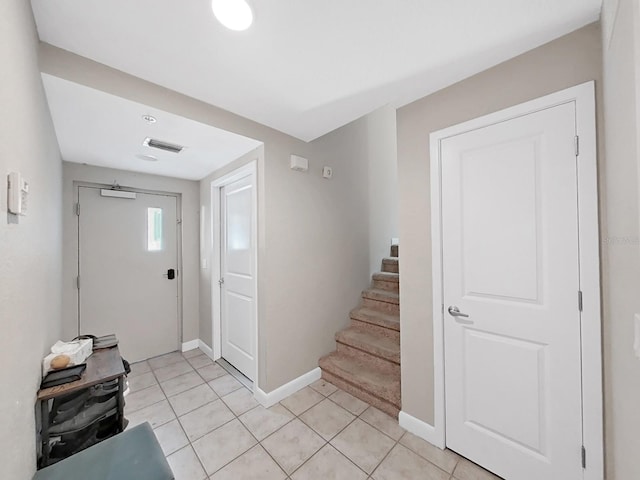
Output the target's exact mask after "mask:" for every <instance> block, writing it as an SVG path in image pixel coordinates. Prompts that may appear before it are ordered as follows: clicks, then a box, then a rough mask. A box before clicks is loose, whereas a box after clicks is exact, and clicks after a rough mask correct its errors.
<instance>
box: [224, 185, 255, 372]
mask: <svg viewBox="0 0 640 480" xmlns="http://www.w3.org/2000/svg"><path fill="white" fill-rule="evenodd" d="M253 178H254V177H253V175H247V176H246V177H243V178H241V179H239V180H237V181H234V182H232V183H229V184H227V185H225V186H224V187H222V188H221V189H220V209H221V212H220V213H221V215H220V233H221V255H220V258H221V265H220V266H221V285H220V287H221V290H220V299H221V306H220V307H221V331H222V341H221V351H222V357H223V358H224V359H225V360H227V361H228V362H229V363H230V364H232V365H233V366H234V367H236V368H237V369H238V370H239V371H241V372H242V373H243V374H244V375H245V376H246V377H247V378H249V379H250V380H253V379H254V377H255V371H256V360H255V351H256V338H255V337H256V335H255V332H256V305H255V299H256V292H255V275H256V258H255V244H254V242H255V232H254V231H253V230H254V225H255V222H254V218H255V217H254V215H255V211H254V195H255V185H254V183H253Z"/></svg>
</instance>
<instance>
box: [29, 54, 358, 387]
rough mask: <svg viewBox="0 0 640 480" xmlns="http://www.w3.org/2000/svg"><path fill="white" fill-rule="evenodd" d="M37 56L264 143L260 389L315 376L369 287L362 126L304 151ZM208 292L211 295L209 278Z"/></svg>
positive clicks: (240, 121)
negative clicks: (301, 161) (328, 171)
mask: <svg viewBox="0 0 640 480" xmlns="http://www.w3.org/2000/svg"><path fill="white" fill-rule="evenodd" d="M40 53H41V68H42V70H43V71H44V72H45V73H49V74H51V75H56V76H59V77H61V78H65V79H67V80H70V81H74V82H78V83H80V84H83V85H86V86H89V87H92V88H97V89H99V90H102V91H105V92H108V93H112V94H115V95H119V96H121V97H123V98H127V99H130V100H133V101H136V102H140V103H143V104H146V105H151V106H154V107H156V108H160V109H163V110H165V111H168V112H172V113H175V114H178V115H182V116H185V117H187V118H192V119H194V120H197V121H200V122H202V123H206V124H209V125H214V126H216V127H218V128H224V129H226V130H229V131H232V132H235V133H239V134H241V135H245V136H248V137H251V138H255V139H258V140H260V141H262V142H264V156H263V163H262V166H261V167H259V168H260V169H261V173H260V172H259V185H258V189H259V190H258V192H259V198H260V199H261V203H260V207H259V212H258V218H259V222H260V225H261V227H260V231H259V255H260V257H259V269H260V275H261V283H260V285H259V288H260V290H259V304H258V309H259V315H260V322H261V325H260V332H261V333H260V338H259V342H260V343H259V348H260V352H261V357H260V377H259V386H260V388H262V390H264V391H266V392H269V391H271V390H273V389H275V388H277V387H279V386H281V385H283V384H285V383H287V382H289V381H290V380H292V379H294V378H296V377H298V376H300V375H302V374H304V373H306V372H308V371H309V370H311V369H313V368H315V367H316V366H317V361H318V358H319V357H320V356H321V355H323V354H325V353H328V352H329V351H330V350H332V349H333V347H334V344H333V335H334V333H335V331H336V330H337V329H339V328H340V327H342V326H343V325H344V324H346V323H347V321H348V312H349V310H350V309H351V308H352V307H354V306H355V305H356V304H357V302H358V294H359V292H360V290H361V289H362V288H364V287H365V286H366V285H367V284H368V281H369V279H368V273H369V256H368V251H369V238H368V228H369V227H368V215H369V212H368V210H367V201H368V195H369V193H368V185H367V184H368V182H367V175H368V173H367V169H366V168H361V166H357V165H359V164H358V162H355V161H353V157H354V154H353V153H352V152H353V151H355V150H357V151H358V152H359V153H358V155H360V152H366V151H367V147H366V142H367V139H368V138H369V137H368V136H367V133H366V132H367V128H366V121H365V120H363V121H362V122H361V123H363V124H364V126H361V125H356V126H351V127H347V128H345V129H344V130H342V129H341V131H340V132H336V133H334V134H329V135H327V136H325V137H323V138H321V139H319V140H317V142H314V143H313V144H307V143H305V142H301V141H299V140H296V139H294V138H292V137H290V136H287V135H285V134H283V133H280V132H278V131H276V130H273V129H270V128H268V127H265V126H264V125H260V124H258V123H255V122H252V121H249V120H247V119H244V118H242V117H239V116H237V115H234V114H231V113H229V112H226V111H224V110H221V109H219V108H216V107H213V106H211V105H207V104H205V103H202V102H199V101H197V100H194V99H192V98H189V97H185V96H184V95H180V94H178V93H175V92H172V91H170V90H167V89H164V88H161V87H159V86H157V85H154V84H151V83H149V82H145V81H143V80H140V79H138V78H135V77H132V76H130V75H126V74H124V73H122V72H119V71H117V70H114V69H111V68H108V67H106V66H104V65H101V64H98V63H96V62H92V61H90V60H88V59H85V58H82V57H79V56H77V55H73V54H71V53H69V52H65V51H63V50H60V49H57V48H55V47H52V46H49V45H46V44H41V51H40ZM360 130H362V131H363V132H364V133H363V134H362V135H360V136H357V137H353V138H352V135H351V133H353V132H356V131H360ZM292 153H294V154H298V155H302V156H305V157H307V158H309V159H310V163H311V170H310V171H309V172H308V173H306V174H300V173H297V172H293V171H291V170H290V169H289V156H290V155H291V154H292ZM322 165H330V166H333V167H334V168H335V172H336V173H335V176H334V179H333V180H331V181H326V180H324V179H322V178H321V176H320V168H321V167H322ZM205 200H206V198H205ZM205 203H207V202H206V201H205V202H203V205H204V204H205ZM205 215H208V212H205ZM196 251H197V250H196ZM201 273H202V272H201ZM209 284H210V283H209ZM202 292H205V293H203V295H208V294H209V293H206V292H210V289H209V287H208V285H207V283H206V276H205V283H204V285H203V287H202ZM202 301H203V302H204V304H203V305H206V303H207V301H208V300H207V299H206V298H205V297H203V300H202ZM197 305H198V304H197V303H196V306H197ZM203 315H204V316H205V317H204V319H203V320H201V322H202V323H203V324H206V323H207V322H210V311H209V310H208V307H205V308H203ZM203 333H207V332H203ZM292 339H296V340H295V341H292ZM203 340H207V341H210V339H205V338H203Z"/></svg>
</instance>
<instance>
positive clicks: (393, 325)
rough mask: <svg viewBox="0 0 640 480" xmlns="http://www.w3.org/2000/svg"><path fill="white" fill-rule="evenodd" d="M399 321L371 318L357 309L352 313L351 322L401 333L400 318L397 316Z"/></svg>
mask: <svg viewBox="0 0 640 480" xmlns="http://www.w3.org/2000/svg"><path fill="white" fill-rule="evenodd" d="M395 318H396V319H397V321H389V320H385V319H381V318H379V317H371V316H369V315H366V314H364V313H361V309H359V308H358V309H355V310H352V311H351V321H352V322H360V323H362V324H367V325H372V326H374V327H380V328H384V329H389V330H395V331H396V332H399V331H400V317H399V316H395Z"/></svg>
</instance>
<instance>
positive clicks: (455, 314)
mask: <svg viewBox="0 0 640 480" xmlns="http://www.w3.org/2000/svg"><path fill="white" fill-rule="evenodd" d="M447 311H448V312H449V315H451V316H452V317H464V318H469V315H467V314H466V313H462V312H461V311H460V310H459V309H458V307H456V306H455V305H451V306H450V307H449V308H448V310H447Z"/></svg>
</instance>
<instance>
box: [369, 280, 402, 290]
mask: <svg viewBox="0 0 640 480" xmlns="http://www.w3.org/2000/svg"><path fill="white" fill-rule="evenodd" d="M373 288H379V289H380V290H386V291H387V292H393V293H400V284H399V283H398V282H388V281H386V280H374V281H373Z"/></svg>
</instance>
